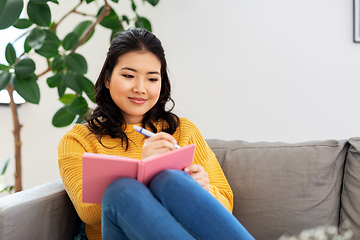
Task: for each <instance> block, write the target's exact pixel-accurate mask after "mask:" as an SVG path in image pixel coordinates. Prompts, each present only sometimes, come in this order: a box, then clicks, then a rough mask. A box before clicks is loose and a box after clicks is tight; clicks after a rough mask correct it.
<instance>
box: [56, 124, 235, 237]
mask: <svg viewBox="0 0 360 240" xmlns="http://www.w3.org/2000/svg"><path fill="white" fill-rule="evenodd" d="M136 125H139V126H140V124H136ZM125 132H126V134H127V136H128V138H129V139H131V140H130V141H129V148H128V150H125V149H124V148H123V147H122V144H121V140H120V139H118V138H111V137H110V136H104V137H102V139H101V142H102V144H103V145H102V144H101V143H100V142H99V141H98V140H97V138H96V136H95V135H94V134H90V133H91V132H90V131H89V129H88V128H87V127H86V126H84V125H80V124H76V125H74V127H73V128H72V129H71V130H69V131H68V132H67V133H66V134H65V135H64V136H63V137H62V138H61V140H60V142H59V144H58V157H59V160H58V161H59V170H60V176H61V178H62V181H63V184H64V187H65V189H66V191H67V193H68V195H69V197H70V199H71V201H72V203H73V205H74V207H75V209H76V211H77V213H78V215H79V217H80V218H81V220H82V221H83V222H84V223H85V230H86V235H87V237H88V239H89V240H95V239H101V205H99V204H90V203H83V202H82V188H81V186H82V164H81V162H82V155H83V154H84V153H85V152H90V153H99V154H108V155H118V156H123V157H130V158H134V159H139V161H140V160H141V157H142V146H143V144H144V141H145V137H144V136H142V135H141V134H139V133H137V132H135V131H134V130H133V124H130V125H127V127H126V130H125ZM173 137H174V138H175V139H176V141H177V143H178V145H180V146H186V145H189V144H192V143H194V144H195V145H196V148H195V154H194V160H193V164H199V165H201V166H202V167H203V168H204V169H205V171H206V172H207V173H208V174H209V181H210V193H211V194H212V195H213V196H215V198H216V199H218V200H219V201H220V202H221V203H222V204H223V205H224V206H225V207H226V208H227V209H228V210H229V211H230V212H231V211H232V208H233V193H232V190H231V189H230V186H229V184H228V182H227V180H226V178H225V176H224V174H223V172H222V170H221V167H220V165H219V163H218V161H217V159H216V157H215V154H214V153H213V152H212V151H211V149H210V147H209V146H208V145H207V143H206V142H205V140H204V138H203V137H202V135H201V133H200V131H199V130H198V128H197V127H196V126H195V125H194V124H193V123H192V122H190V121H189V120H188V119H185V118H180V125H179V127H178V128H177V130H176V132H175V133H174V134H173ZM104 146H106V147H104Z"/></svg>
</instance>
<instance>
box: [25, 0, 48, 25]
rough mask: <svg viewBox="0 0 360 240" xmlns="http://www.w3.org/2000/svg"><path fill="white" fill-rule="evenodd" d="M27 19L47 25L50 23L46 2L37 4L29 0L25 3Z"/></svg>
mask: <svg viewBox="0 0 360 240" xmlns="http://www.w3.org/2000/svg"><path fill="white" fill-rule="evenodd" d="M27 13H28V16H29V19H30V20H31V21H33V22H34V23H35V24H37V25H39V26H42V27H48V26H49V25H50V23H51V11H50V8H49V5H47V3H42V4H38V3H35V2H34V1H30V2H29V3H28V5H27Z"/></svg>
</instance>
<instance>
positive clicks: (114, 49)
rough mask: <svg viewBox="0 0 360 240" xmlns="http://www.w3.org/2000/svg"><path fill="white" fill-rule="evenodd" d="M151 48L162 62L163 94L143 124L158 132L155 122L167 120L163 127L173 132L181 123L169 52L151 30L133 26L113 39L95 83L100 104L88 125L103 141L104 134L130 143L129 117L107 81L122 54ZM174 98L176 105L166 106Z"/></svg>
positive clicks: (143, 120) (161, 91) (165, 130)
mask: <svg viewBox="0 0 360 240" xmlns="http://www.w3.org/2000/svg"><path fill="white" fill-rule="evenodd" d="M134 51H135V52H138V51H140V52H151V53H153V54H154V55H155V56H156V57H157V58H158V59H159V61H160V63H161V70H160V74H161V90H160V97H159V100H158V101H157V103H156V104H155V106H154V107H152V108H151V109H150V110H149V111H148V112H147V113H145V115H144V118H143V119H142V126H143V127H148V128H150V129H151V130H152V131H153V132H157V131H158V130H157V128H156V127H155V126H154V123H156V122H158V121H159V120H163V121H165V122H166V123H167V124H162V127H161V128H162V129H160V131H164V132H167V133H169V134H173V133H174V132H175V131H176V129H177V127H178V125H179V118H178V117H177V116H176V115H175V114H174V113H172V112H171V111H172V110H173V108H174V105H175V102H174V101H173V99H172V98H171V94H170V93H171V86H170V81H169V77H168V73H167V63H166V59H165V52H164V49H163V47H162V44H161V42H160V40H159V39H158V38H157V37H156V36H155V35H154V34H153V33H151V32H149V31H147V30H145V29H140V28H129V29H127V30H125V31H123V32H120V33H118V34H117V35H116V36H115V37H114V39H113V40H112V42H111V45H110V47H109V49H108V52H107V57H106V60H105V63H104V65H103V68H102V70H101V72H100V74H99V77H98V79H97V81H96V83H95V99H96V103H97V107H96V108H95V110H94V111H93V113H92V115H91V116H90V118H89V119H87V122H88V128H89V129H90V131H91V132H92V133H94V134H95V135H96V136H97V138H98V140H99V142H100V143H101V138H102V137H103V136H104V135H109V136H111V137H112V138H120V139H121V140H122V144H123V145H124V144H125V149H128V147H129V138H128V137H127V135H126V133H125V129H126V124H127V123H126V121H125V118H124V116H123V114H122V111H121V109H120V108H119V107H118V106H117V105H116V104H115V103H114V101H113V99H112V98H111V95H110V92H109V89H108V88H106V86H105V82H106V81H108V79H110V77H111V74H112V72H113V69H114V67H115V65H116V64H117V62H118V59H119V57H121V56H122V55H124V54H126V53H129V52H134ZM169 101H170V102H171V103H172V106H171V108H170V109H168V110H166V103H167V102H169Z"/></svg>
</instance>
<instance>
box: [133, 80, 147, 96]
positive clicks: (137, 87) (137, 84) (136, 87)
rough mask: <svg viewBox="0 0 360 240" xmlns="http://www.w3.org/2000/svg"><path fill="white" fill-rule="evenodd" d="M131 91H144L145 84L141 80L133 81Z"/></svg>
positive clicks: (141, 92)
mask: <svg viewBox="0 0 360 240" xmlns="http://www.w3.org/2000/svg"><path fill="white" fill-rule="evenodd" d="M133 92H135V93H140V94H145V93H146V88H145V84H144V81H143V80H137V81H135V85H134V87H133Z"/></svg>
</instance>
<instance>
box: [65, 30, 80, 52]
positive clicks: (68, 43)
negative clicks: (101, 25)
mask: <svg viewBox="0 0 360 240" xmlns="http://www.w3.org/2000/svg"><path fill="white" fill-rule="evenodd" d="M78 42H79V36H78V35H77V33H75V32H71V33H69V34H67V35H66V36H65V38H64V40H63V43H62V44H63V47H64V49H65V50H66V51H67V50H72V49H74V48H75V47H76V45H77V44H78Z"/></svg>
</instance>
